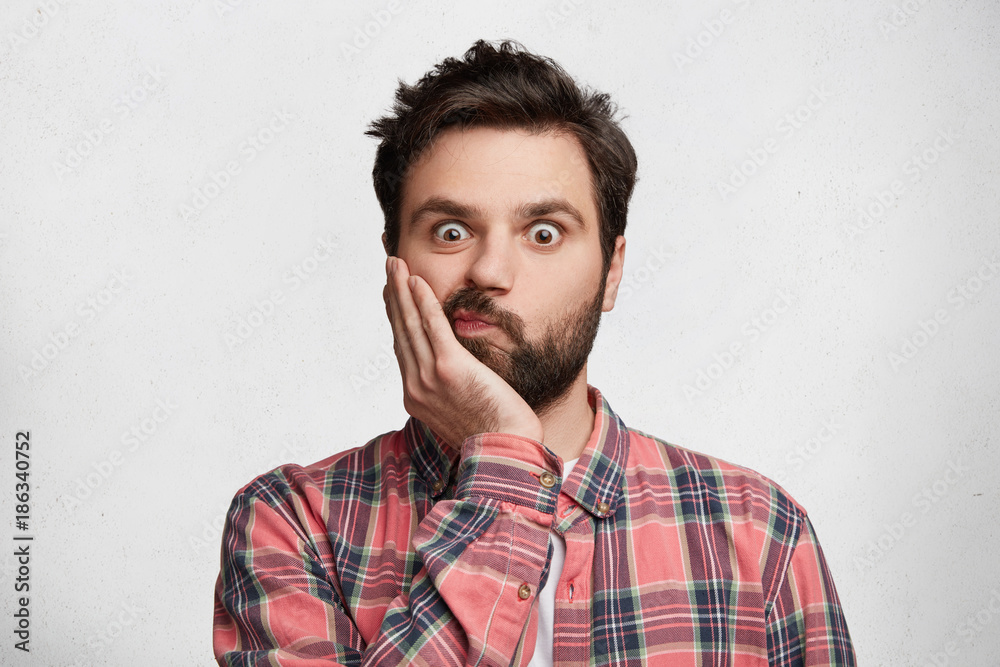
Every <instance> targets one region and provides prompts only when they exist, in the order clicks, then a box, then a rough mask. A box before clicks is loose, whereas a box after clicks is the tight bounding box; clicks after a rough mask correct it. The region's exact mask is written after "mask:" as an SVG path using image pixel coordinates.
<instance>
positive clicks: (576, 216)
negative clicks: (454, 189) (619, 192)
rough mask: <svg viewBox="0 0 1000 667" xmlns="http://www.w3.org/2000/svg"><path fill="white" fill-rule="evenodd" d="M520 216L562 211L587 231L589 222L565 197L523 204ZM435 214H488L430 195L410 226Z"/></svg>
mask: <svg viewBox="0 0 1000 667" xmlns="http://www.w3.org/2000/svg"><path fill="white" fill-rule="evenodd" d="M514 213H515V215H517V216H518V217H520V218H542V217H545V216H548V215H552V214H553V213H562V214H564V215H567V216H569V218H570V219H572V220H573V222H575V223H576V224H577V225H578V226H579V227H580V229H581V230H584V231H586V229H587V223H586V222H585V221H584V219H583V215H582V214H581V213H580V211H579V209H577V208H576V207H575V206H573V205H572V204H571V203H569V202H568V201H566V200H565V199H544V200H542V201H538V202H531V203H528V204H522V205H521V206H519V207H518V208H517V209H515V211H514ZM434 215H444V216H448V217H450V218H462V219H466V220H468V219H476V218H480V219H481V218H485V217H486V214H485V211H483V209H481V208H479V207H478V206H471V205H468V204H462V203H460V202H457V201H455V200H453V199H446V198H444V197H430V198H429V199H427V201H425V202H424V203H423V204H421V205H420V206H418V207H417V208H416V209H414V211H413V214H412V215H410V226H416V225H417V224H419V223H420V222H421V221H422V220H423V219H424V218H429V217H431V216H434Z"/></svg>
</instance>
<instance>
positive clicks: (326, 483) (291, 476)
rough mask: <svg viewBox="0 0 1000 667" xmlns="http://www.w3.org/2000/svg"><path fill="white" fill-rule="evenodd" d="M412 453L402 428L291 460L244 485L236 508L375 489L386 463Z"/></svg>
mask: <svg viewBox="0 0 1000 667" xmlns="http://www.w3.org/2000/svg"><path fill="white" fill-rule="evenodd" d="M406 457H408V453H407V451H406V446H405V442H404V438H403V437H402V431H389V432H387V433H383V434H381V435H378V436H376V437H374V438H372V439H371V440H369V441H368V442H367V443H365V444H364V445H361V446H358V447H352V448H350V449H346V450H344V451H341V452H338V453H336V454H333V455H331V456H328V457H326V458H324V459H321V460H319V461H316V462H314V463H310V464H308V465H300V464H297V463H287V464H284V465H280V466H278V467H276V468H274V469H272V470H269V471H267V472H265V473H262V474H260V475H258V476H257V477H255V478H254V479H253V480H251V481H250V482H248V483H247V484H245V485H244V486H243V487H241V488H240V489H239V490H238V491H237V492H236V494H235V497H234V499H233V507H232V508H231V510H230V511H232V509H233V508H235V507H236V506H247V505H249V504H252V503H259V502H264V503H266V504H267V505H269V506H270V507H275V508H277V507H283V506H302V505H306V506H313V505H315V506H316V507H317V509H318V510H320V511H325V510H323V509H322V508H323V507H325V506H327V505H328V503H329V502H330V500H331V499H333V498H336V497H345V496H351V495H353V494H357V493H358V492H363V491H364V490H365V489H369V490H370V489H371V488H372V487H373V485H377V484H378V483H379V481H380V480H381V479H382V478H383V467H385V466H389V467H396V466H395V463H396V462H399V461H400V459H402V458H406Z"/></svg>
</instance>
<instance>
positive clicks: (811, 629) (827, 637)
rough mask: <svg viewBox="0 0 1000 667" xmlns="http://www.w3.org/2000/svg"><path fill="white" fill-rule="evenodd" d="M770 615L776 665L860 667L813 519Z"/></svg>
mask: <svg viewBox="0 0 1000 667" xmlns="http://www.w3.org/2000/svg"><path fill="white" fill-rule="evenodd" d="M802 519H803V524H802V528H801V530H800V531H799V535H798V540H797V542H796V544H795V547H794V549H793V551H792V555H791V558H790V560H789V564H788V567H787V569H786V572H785V577H784V580H783V582H782V584H781V586H780V587H779V589H778V593H777V597H776V599H775V601H774V604H773V606H772V607H771V610H770V613H769V614H768V616H767V649H768V658H769V661H770V664H771V665H776V666H780V667H793V666H794V667H800V666H803V665H808V666H810V667H812V666H818V665H852V666H853V665H855V664H856V663H855V657H854V649H853V647H852V645H851V637H850V635H849V634H848V631H847V622H846V621H845V620H844V611H843V609H842V608H841V606H840V599H839V598H838V597H837V590H836V588H834V585H833V577H832V576H831V574H830V570H829V568H828V567H827V564H826V559H825V558H824V556H823V550H822V548H820V545H819V540H818V539H817V538H816V533H815V530H814V529H813V526H812V523H811V522H810V521H809V517H808V516H806V515H804V514H803V515H802Z"/></svg>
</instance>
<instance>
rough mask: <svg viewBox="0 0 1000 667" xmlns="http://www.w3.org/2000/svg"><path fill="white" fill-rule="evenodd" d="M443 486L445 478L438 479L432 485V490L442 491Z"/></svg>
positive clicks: (435, 491)
mask: <svg viewBox="0 0 1000 667" xmlns="http://www.w3.org/2000/svg"><path fill="white" fill-rule="evenodd" d="M443 488H444V480H443V479H438V480H435V481H434V484H433V485H432V486H431V491H433V492H434V493H441V490H442V489H443Z"/></svg>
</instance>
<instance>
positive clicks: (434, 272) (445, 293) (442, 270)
mask: <svg viewBox="0 0 1000 667" xmlns="http://www.w3.org/2000/svg"><path fill="white" fill-rule="evenodd" d="M407 266H409V268H410V274H411V275H415V276H420V277H421V278H423V279H424V281H426V282H427V284H428V285H430V287H431V289H432V290H433V291H434V296H436V297H437V300H438V301H440V302H441V303H444V302H445V301H446V300H447V299H448V297H449V296H451V295H452V294H453V293H454V292H455V290H456V289H458V288H459V287H461V285H462V283H461V280H460V277H459V275H458V274H457V273H456V272H455V271H453V270H449V268H450V267H448V266H447V265H445V266H441V265H439V264H437V263H435V262H428V261H426V260H414V261H413V262H412V263H410V262H407Z"/></svg>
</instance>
